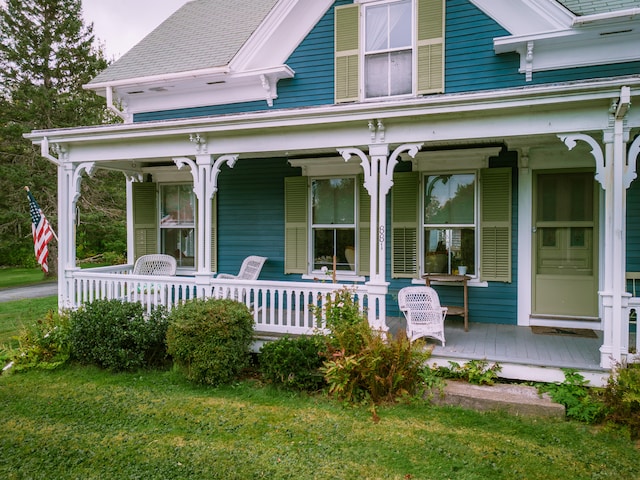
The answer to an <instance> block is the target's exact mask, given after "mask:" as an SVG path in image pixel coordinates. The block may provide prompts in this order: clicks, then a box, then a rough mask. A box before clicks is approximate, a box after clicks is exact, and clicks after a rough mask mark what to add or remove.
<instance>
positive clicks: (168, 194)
mask: <svg viewBox="0 0 640 480" xmlns="http://www.w3.org/2000/svg"><path fill="white" fill-rule="evenodd" d="M194 211H195V196H194V194H193V187H192V186H191V185H160V251H161V253H166V254H168V255H173V256H174V257H175V258H176V260H177V263H178V267H193V266H194V257H195V218H194Z"/></svg>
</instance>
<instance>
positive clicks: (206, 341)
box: [167, 299, 253, 385]
mask: <svg viewBox="0 0 640 480" xmlns="http://www.w3.org/2000/svg"><path fill="white" fill-rule="evenodd" d="M252 339H253V317H252V315H251V312H249V309H248V308H247V307H246V305H244V304H242V303H239V302H236V301H234V300H228V299H208V300H199V299H195V300H192V301H189V302H187V303H185V304H184V305H180V306H179V307H177V308H175V309H174V310H172V311H171V314H170V318H169V328H168V330H167V347H168V351H169V354H170V355H171V356H172V357H173V360H174V362H175V365H176V366H177V367H178V368H179V369H180V370H181V371H182V372H183V373H184V374H185V376H186V377H187V378H188V379H189V380H191V381H193V382H196V383H200V384H207V385H221V384H225V383H230V382H231V381H233V380H234V379H236V378H237V377H238V376H239V374H240V373H241V372H242V370H243V369H244V368H245V367H247V366H248V365H249V363H250V358H251V356H250V351H249V347H250V346H251V342H252Z"/></svg>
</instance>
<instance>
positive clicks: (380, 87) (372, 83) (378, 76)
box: [364, 53, 389, 98]
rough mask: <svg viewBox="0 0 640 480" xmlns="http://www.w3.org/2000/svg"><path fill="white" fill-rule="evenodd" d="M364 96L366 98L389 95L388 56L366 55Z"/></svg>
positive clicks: (383, 54) (381, 54) (386, 54)
mask: <svg viewBox="0 0 640 480" xmlns="http://www.w3.org/2000/svg"><path fill="white" fill-rule="evenodd" d="M364 68H365V82H364V89H365V96H366V97H367V98H375V97H386V96H388V95H389V54H388V53H380V54H378V55H367V57H366V58H365V65H364Z"/></svg>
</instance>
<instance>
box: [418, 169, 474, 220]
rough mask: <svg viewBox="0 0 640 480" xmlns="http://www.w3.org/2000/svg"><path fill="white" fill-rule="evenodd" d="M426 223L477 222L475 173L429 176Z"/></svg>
mask: <svg viewBox="0 0 640 480" xmlns="http://www.w3.org/2000/svg"><path fill="white" fill-rule="evenodd" d="M424 223H425V224H431V225H434V224H439V225H447V224H453V225H464V224H468V225H473V224H474V223H475V175H473V174H460V175H429V176H427V177H426V181H425V210H424Z"/></svg>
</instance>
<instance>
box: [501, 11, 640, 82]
mask: <svg viewBox="0 0 640 480" xmlns="http://www.w3.org/2000/svg"><path fill="white" fill-rule="evenodd" d="M639 44H640V9H638V8H634V9H629V10H621V11H618V12H611V13H606V14H596V15H588V16H582V17H573V19H572V21H571V24H570V25H568V26H567V27H566V28H559V29H554V30H549V31H543V32H535V33H524V34H515V35H510V36H506V37H499V38H495V39H494V50H495V52H496V53H498V54H501V53H507V52H517V53H518V54H519V55H520V69H519V70H520V73H524V74H525V75H526V79H527V80H528V81H530V80H531V79H532V75H533V73H534V72H537V71H544V70H557V69H561V68H575V67H586V66H592V65H603V64H613V63H624V62H633V61H639V60H640V49H638V45H639Z"/></svg>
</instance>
